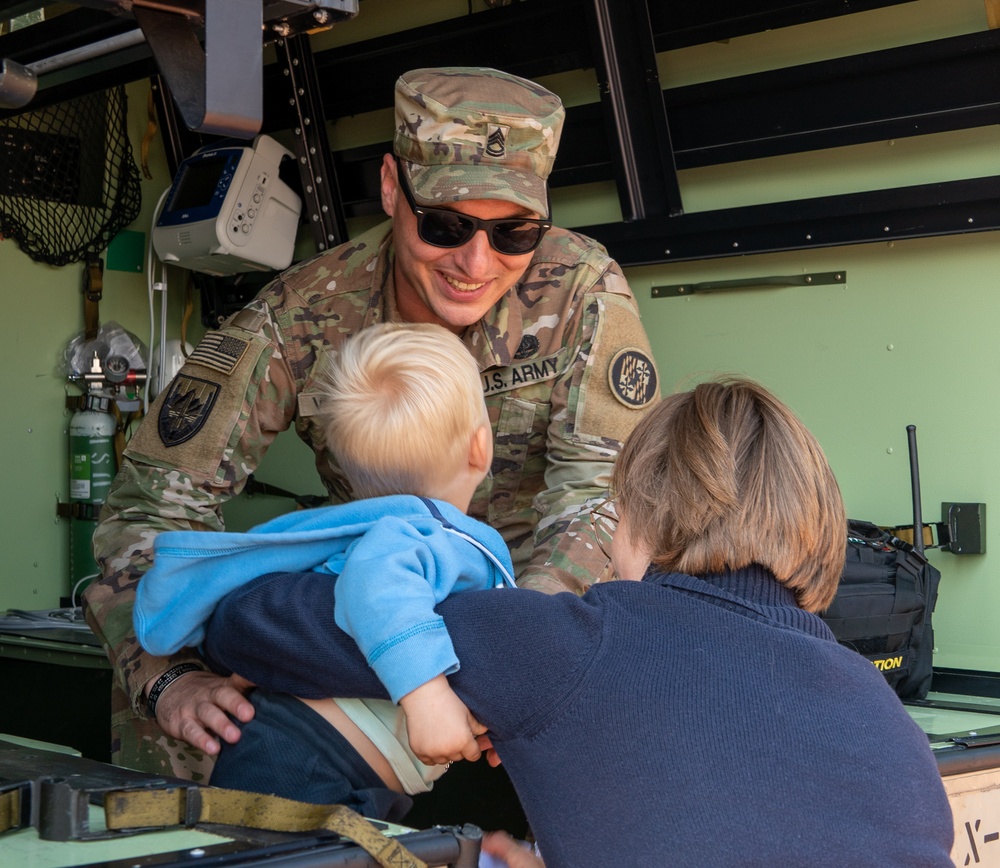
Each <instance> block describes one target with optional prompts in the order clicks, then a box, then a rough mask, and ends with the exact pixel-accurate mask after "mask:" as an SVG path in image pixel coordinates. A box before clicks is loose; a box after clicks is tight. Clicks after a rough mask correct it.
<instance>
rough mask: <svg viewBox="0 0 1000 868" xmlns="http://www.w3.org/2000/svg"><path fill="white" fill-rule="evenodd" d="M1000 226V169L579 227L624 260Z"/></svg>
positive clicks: (688, 256)
mask: <svg viewBox="0 0 1000 868" xmlns="http://www.w3.org/2000/svg"><path fill="white" fill-rule="evenodd" d="M997 229H1000V176H990V177H985V178H972V179H967V180H961V181H943V182H940V183H934V184H920V185H915V186H912V187H898V188H893V189H887V190H873V191H870V192H864V193H849V194H845V195H841V196H824V197H818V198H814V199H800V200H795V201H789V202H775V203H769V204H764V205H750V206H745V207H741V208H725V209H720V210H717V211H703V212H696V213H690V212H689V213H686V214H682V215H679V216H676V217H670V218H662V219H658V220H645V221H642V222H641V223H639V222H637V223H631V224H625V223H604V224H599V225H593V226H583V227H579V231H580V232H582V233H584V234H586V235H590V236H591V237H593V238H596V239H597V240H599V241H601V242H602V243H603V244H605V245H606V246H607V247H608V250H609V251H610V252H611V255H612V256H614V257H615V259H617V260H618V262H619V263H621V264H622V265H627V266H632V265H652V264H656V263H663V262H683V261H687V260H696V259H715V258H719V257H726V256H743V255H747V254H754V253H776V252H781V251H786V250H795V249H799V248H815V247H836V246H843V245H847V244H868V243H871V242H879V241H881V242H886V241H894V240H898V239H906V238H925V237H930V236H938V235H957V234H964V233H969V232H985V231H993V230H997Z"/></svg>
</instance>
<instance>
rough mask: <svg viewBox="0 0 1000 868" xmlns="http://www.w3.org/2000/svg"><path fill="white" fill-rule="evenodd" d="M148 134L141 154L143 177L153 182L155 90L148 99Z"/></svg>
mask: <svg viewBox="0 0 1000 868" xmlns="http://www.w3.org/2000/svg"><path fill="white" fill-rule="evenodd" d="M146 118H147V120H146V132H145V134H144V135H143V137H142V144H141V145H140V153H141V154H142V176H143V177H144V178H145V179H146V180H147V181H152V180H153V173H152V172H151V171H149V146H150V145H151V144H152V142H153V137H154V136H155V135H156V130H157V126H156V103H154V102H153V88H152V87H150V89H149V96H148V97H146Z"/></svg>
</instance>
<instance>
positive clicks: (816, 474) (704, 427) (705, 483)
mask: <svg viewBox="0 0 1000 868" xmlns="http://www.w3.org/2000/svg"><path fill="white" fill-rule="evenodd" d="M611 487H612V492H613V493H614V496H615V500H616V503H617V508H618V511H619V515H624V516H626V518H627V527H626V530H627V531H628V533H629V536H630V537H631V542H633V543H636V544H637V545H641V546H642V547H644V548H645V549H646V550H648V551H649V552H650V556H651V557H650V560H651V561H652V563H653V565H654V566H655V567H656V568H658V569H660V570H664V571H668V572H681V573H687V574H689V575H695V576H698V575H707V574H711V573H721V572H724V571H726V570H738V569H741V568H743V567H746V566H748V565H750V564H760V565H761V566H764V567H766V568H767V569H769V570H770V571H771V572H772V573H773V574H774V575H775V577H776V578H777V579H778V580H779V581H780V582H782V583H783V584H784V585H786V586H787V587H788V588H790V589H791V590H792V591H793V592H794V593H795V597H796V600H797V601H798V604H799V605H800V606H801V607H802V608H803V609H805V610H807V611H809V612H821V611H823V610H824V609H826V608H827V607H828V606H829V605H830V603H831V602H832V601H833V597H834V595H835V594H836V592H837V585H838V582H839V580H840V576H841V573H842V571H843V568H844V551H845V548H846V527H847V518H846V514H845V512H844V503H843V499H842V498H841V495H840V488H839V486H838V485H837V480H836V479H835V478H834V475H833V472H832V471H831V470H830V466H829V464H828V463H827V461H826V457H825V456H824V455H823V450H822V449H821V448H820V446H819V443H817V442H816V438H815V437H813V435H812V434H811V433H810V432H809V430H808V429H807V428H806V427H805V425H803V424H802V422H801V421H799V419H798V418H797V417H796V416H795V415H794V414H793V413H792V411H791V410H789V409H788V407H786V406H785V405H784V404H783V403H782V402H781V401H779V400H778V399H777V398H776V397H775V396H774V395H773V394H771V393H770V392H769V391H768V390H767V389H765V388H764V387H763V386H761V385H759V384H758V383H755V382H753V381H751V380H747V379H743V378H739V377H723V378H719V379H716V380H713V381H712V382H707V383H702V384H700V385H698V386H696V387H695V388H694V389H692V390H691V391H688V392H680V393H677V394H675V395H671V396H669V397H667V398H664V399H663V400H662V401H661V402H660V403H659V404H657V405H656V406H654V407H653V408H652V409H651V410H650V411H649V412H648V413H647V414H646V415H645V416H644V417H643V419H642V421H641V422H640V423H639V425H638V426H637V427H636V428H635V430H634V431H633V432H632V434H631V435H630V436H629V438H628V440H627V441H626V442H625V445H624V448H623V449H622V452H621V454H620V455H619V457H618V459H617V461H616V463H615V467H614V472H613V475H612V481H611Z"/></svg>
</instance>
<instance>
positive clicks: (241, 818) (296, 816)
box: [104, 787, 427, 868]
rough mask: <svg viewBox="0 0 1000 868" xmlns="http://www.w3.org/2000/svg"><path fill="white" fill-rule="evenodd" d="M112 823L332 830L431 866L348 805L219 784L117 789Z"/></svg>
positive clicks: (382, 854) (379, 853)
mask: <svg viewBox="0 0 1000 868" xmlns="http://www.w3.org/2000/svg"><path fill="white" fill-rule="evenodd" d="M104 814H105V821H106V823H107V827H108V828H109V829H129V828H136V827H144V826H177V825H181V824H184V825H189V826H190V825H194V824H195V823H219V824H221V825H225V826H244V827H246V828H250V829H270V830H274V831H279V832H307V831H318V830H321V829H322V830H326V831H328V832H336V833H337V834H338V835H341V836H342V837H344V838H347V839H348V840H349V841H353V842H354V843H355V844H357V845H358V846H359V847H361V848H362V849H363V850H364V851H365V852H366V853H368V855H369V856H371V857H372V858H373V859H375V861H376V862H378V864H379V865H382V866H384V868H427V866H426V863H424V862H421V861H420V860H419V859H417V857H416V856H414V855H413V854H412V853H410V852H409V850H407V849H406V848H405V847H403V845H402V844H400V843H399V842H398V841H397V840H396V839H395V838H390V837H388V836H386V835H383V834H382V833H381V832H379V830H378V829H376V828H375V827H374V826H373V825H372V824H371V823H369V822H368V821H367V820H366V819H365V818H364V817H362V816H361V815H360V814H357V813H355V812H354V811H352V810H351V809H350V808H348V807H345V806H344V805H312V804H309V803H307V802H296V801H293V800H292V799H283V798H281V797H279V796H266V795H262V794H260V793H246V792H243V791H242V790H226V789H221V788H217V787H186V788H185V787H177V788H171V789H156V790H153V789H149V790H117V791H114V792H110V793H108V794H107V795H106V796H105V799H104Z"/></svg>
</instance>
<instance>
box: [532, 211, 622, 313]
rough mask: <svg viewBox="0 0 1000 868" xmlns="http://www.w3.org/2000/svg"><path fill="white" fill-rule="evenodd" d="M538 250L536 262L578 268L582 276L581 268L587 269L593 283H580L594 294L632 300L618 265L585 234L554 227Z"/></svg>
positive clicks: (597, 243) (602, 247)
mask: <svg viewBox="0 0 1000 868" xmlns="http://www.w3.org/2000/svg"><path fill="white" fill-rule="evenodd" d="M539 251H540V256H539V257H536V262H538V263H540V262H541V261H545V262H548V263H554V264H557V265H565V266H571V267H573V268H575V269H577V270H578V273H582V272H580V271H579V269H580V268H586V269H589V270H590V271H591V274H592V280H591V281H582V285H584V286H587V284H590V285H591V286H592V288H593V290H594V291H605V292H613V293H615V294H616V295H625V296H629V297H632V290H631V289H630V288H629V285H628V281H627V280H626V279H625V275H624V274H623V273H622V270H621V266H619V265H618V263H617V262H615V260H614V259H612V257H611V256H610V254H609V253H608V251H607V248H605V247H604V245H603V244H601V243H600V242H599V241H595V240H594V239H593V238H590V237H589V236H587V235H581V234H580V233H579V232H572V231H570V230H569V229H559V228H556V227H553V228H552V229H551V230H549V232H548V233H546V235H545V242H544V243H543V245H542V247H540V248H539ZM578 285H580V284H578ZM588 288H589V287H588Z"/></svg>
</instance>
